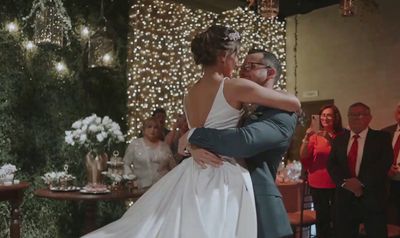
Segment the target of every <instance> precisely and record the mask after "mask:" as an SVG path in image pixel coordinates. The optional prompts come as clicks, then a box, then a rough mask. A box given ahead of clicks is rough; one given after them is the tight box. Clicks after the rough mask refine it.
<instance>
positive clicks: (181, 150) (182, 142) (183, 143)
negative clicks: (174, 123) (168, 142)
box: [178, 132, 190, 156]
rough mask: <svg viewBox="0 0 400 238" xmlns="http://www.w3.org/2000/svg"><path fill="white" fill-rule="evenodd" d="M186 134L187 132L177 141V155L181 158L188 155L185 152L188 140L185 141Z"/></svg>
mask: <svg viewBox="0 0 400 238" xmlns="http://www.w3.org/2000/svg"><path fill="white" fill-rule="evenodd" d="M187 134H188V132H186V133H185V134H183V135H182V136H181V137H180V138H179V141H178V154H180V155H183V156H188V155H190V154H189V153H188V152H187V150H186V147H187V145H188V143H189V142H188V140H187Z"/></svg>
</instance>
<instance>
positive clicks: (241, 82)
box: [225, 78, 255, 89]
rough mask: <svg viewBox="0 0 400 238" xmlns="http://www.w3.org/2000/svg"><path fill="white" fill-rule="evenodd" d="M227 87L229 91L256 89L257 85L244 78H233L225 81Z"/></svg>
mask: <svg viewBox="0 0 400 238" xmlns="http://www.w3.org/2000/svg"><path fill="white" fill-rule="evenodd" d="M225 86H226V87H227V88H229V89H238V88H249V87H250V88H251V87H255V83H254V82H252V81H251V80H248V79H244V78H231V79H229V80H226V81H225Z"/></svg>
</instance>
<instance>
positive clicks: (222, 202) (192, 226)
mask: <svg viewBox="0 0 400 238" xmlns="http://www.w3.org/2000/svg"><path fill="white" fill-rule="evenodd" d="M223 85H224V83H223V82H222V83H221V86H220V88H219V90H218V92H217V95H216V96H215V99H214V102H213V105H212V108H211V110H210V112H209V115H208V117H207V119H206V122H205V125H204V126H205V127H210V128H219V129H224V128H231V127H236V126H237V123H238V120H239V118H240V114H241V113H240V111H239V110H236V109H235V108H233V107H231V106H230V105H229V104H228V103H227V101H226V100H225V98H224V95H223V88H224V87H223ZM84 237H85V238H111V237H115V238H256V237H257V218H256V210H255V202H254V194H253V187H252V183H251V178H250V175H249V173H248V171H247V170H246V169H244V168H243V167H241V166H240V165H239V164H237V163H236V162H235V160H234V159H231V158H226V161H225V162H224V163H223V165H222V166H220V167H219V168H213V167H210V166H208V168H207V169H202V168H201V167H200V166H199V165H198V164H197V163H196V162H195V161H194V160H193V159H192V158H189V159H185V160H184V161H183V162H182V163H180V164H179V165H178V166H177V167H175V168H174V169H173V170H171V171H170V172H169V173H167V174H166V175H165V176H164V177H163V178H161V179H160V180H159V181H158V182H157V183H155V184H154V185H153V186H152V187H151V188H150V189H149V190H148V191H147V192H146V193H145V194H144V195H143V196H142V197H140V199H139V200H137V201H136V203H135V204H134V205H133V206H132V207H130V208H129V210H128V211H127V212H126V213H125V214H124V215H123V216H122V217H121V218H120V219H119V220H117V221H115V222H113V223H111V224H108V225H107V226H105V227H102V228H100V229H99V230H96V231H94V232H92V233H89V234H87V235H86V236H84Z"/></svg>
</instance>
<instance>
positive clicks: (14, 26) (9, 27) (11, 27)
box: [6, 22, 18, 33]
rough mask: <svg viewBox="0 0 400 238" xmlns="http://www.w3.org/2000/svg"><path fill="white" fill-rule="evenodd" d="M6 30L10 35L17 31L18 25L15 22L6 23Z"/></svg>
mask: <svg viewBox="0 0 400 238" xmlns="http://www.w3.org/2000/svg"><path fill="white" fill-rule="evenodd" d="M6 29H7V31H8V32H10V33H15V32H17V31H18V25H17V23H15V22H9V23H7V25H6Z"/></svg>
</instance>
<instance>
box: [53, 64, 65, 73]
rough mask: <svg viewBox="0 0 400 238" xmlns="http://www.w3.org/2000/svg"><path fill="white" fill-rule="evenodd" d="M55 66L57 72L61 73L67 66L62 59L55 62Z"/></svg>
mask: <svg viewBox="0 0 400 238" xmlns="http://www.w3.org/2000/svg"><path fill="white" fill-rule="evenodd" d="M55 68H56V71H57V72H58V73H59V74H63V73H66V72H67V66H66V65H65V63H64V62H62V61H60V62H56V64H55Z"/></svg>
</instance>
